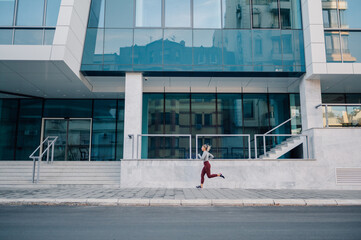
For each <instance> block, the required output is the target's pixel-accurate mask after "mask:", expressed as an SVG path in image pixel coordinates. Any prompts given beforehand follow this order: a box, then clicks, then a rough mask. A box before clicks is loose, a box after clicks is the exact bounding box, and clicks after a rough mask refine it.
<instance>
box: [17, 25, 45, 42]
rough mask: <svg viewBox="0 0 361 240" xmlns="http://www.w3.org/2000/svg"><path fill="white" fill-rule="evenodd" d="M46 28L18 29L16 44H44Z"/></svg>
mask: <svg viewBox="0 0 361 240" xmlns="http://www.w3.org/2000/svg"><path fill="white" fill-rule="evenodd" d="M43 32H44V30H33V29H16V30H15V38H14V44H17V45H42V44H43Z"/></svg>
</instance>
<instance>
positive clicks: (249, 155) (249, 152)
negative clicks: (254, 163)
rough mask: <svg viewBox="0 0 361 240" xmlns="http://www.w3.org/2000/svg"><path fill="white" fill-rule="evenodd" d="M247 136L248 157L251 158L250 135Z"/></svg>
mask: <svg viewBox="0 0 361 240" xmlns="http://www.w3.org/2000/svg"><path fill="white" fill-rule="evenodd" d="M247 138H248V159H251V135H249V136H247Z"/></svg>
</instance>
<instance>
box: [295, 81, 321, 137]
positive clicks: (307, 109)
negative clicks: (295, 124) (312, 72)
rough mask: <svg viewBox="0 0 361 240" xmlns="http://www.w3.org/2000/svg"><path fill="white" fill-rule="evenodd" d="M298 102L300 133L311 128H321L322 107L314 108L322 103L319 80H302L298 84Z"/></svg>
mask: <svg viewBox="0 0 361 240" xmlns="http://www.w3.org/2000/svg"><path fill="white" fill-rule="evenodd" d="M300 101H301V117H302V131H306V130H308V129H311V128H322V127H323V116H322V107H319V108H317V109H316V106H317V105H319V104H321V103H322V98H321V82H320V80H310V79H305V78H303V79H302V80H301V84H300Z"/></svg>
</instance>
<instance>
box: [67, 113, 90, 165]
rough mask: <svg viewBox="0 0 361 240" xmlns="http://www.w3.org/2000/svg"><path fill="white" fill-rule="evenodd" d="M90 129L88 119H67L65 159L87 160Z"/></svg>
mask: <svg viewBox="0 0 361 240" xmlns="http://www.w3.org/2000/svg"><path fill="white" fill-rule="evenodd" d="M90 129H91V121H90V119H70V120H68V133H67V138H68V142H67V148H66V149H67V156H66V160H68V161H89V146H90Z"/></svg>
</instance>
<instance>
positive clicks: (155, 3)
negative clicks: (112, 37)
mask: <svg viewBox="0 0 361 240" xmlns="http://www.w3.org/2000/svg"><path fill="white" fill-rule="evenodd" d="M161 13H162V0H136V22H135V25H136V27H160V26H161V23H162V14H161Z"/></svg>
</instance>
